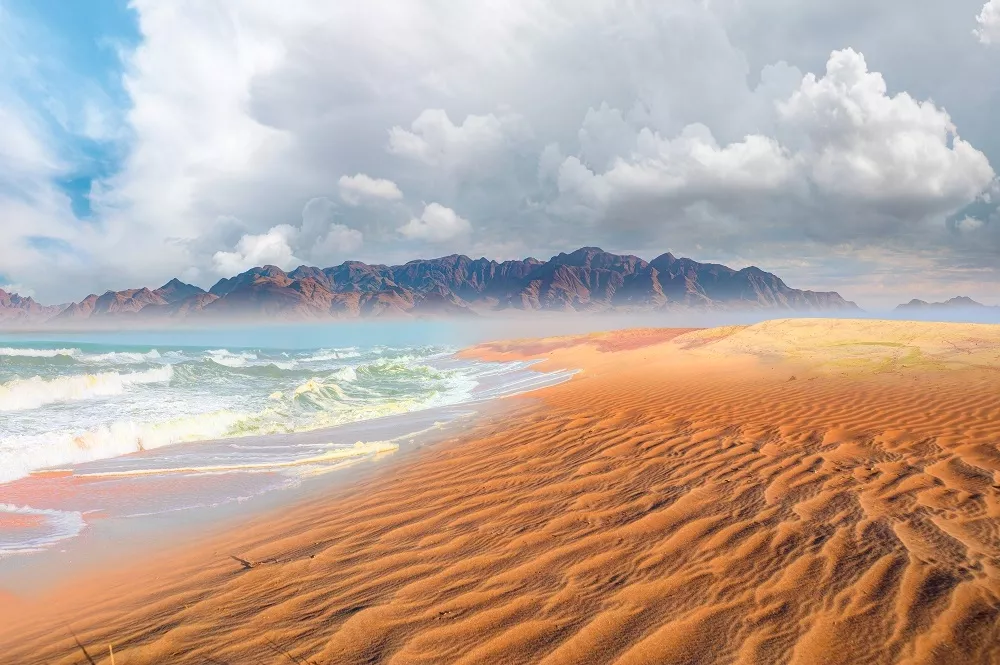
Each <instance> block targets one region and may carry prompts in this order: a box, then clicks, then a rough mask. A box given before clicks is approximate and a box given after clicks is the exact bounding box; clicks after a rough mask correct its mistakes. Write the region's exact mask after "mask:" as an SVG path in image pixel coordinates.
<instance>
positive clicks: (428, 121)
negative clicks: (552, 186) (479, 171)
mask: <svg viewBox="0 0 1000 665" xmlns="http://www.w3.org/2000/svg"><path fill="white" fill-rule="evenodd" d="M529 135H530V130H529V129H528V127H527V125H526V123H525V121H524V118H522V117H521V116H519V115H516V114H504V115H500V116H496V115H494V114H492V113H490V114H488V115H469V116H466V118H465V120H463V121H462V124H460V125H456V124H454V123H453V122H452V121H451V118H449V117H448V114H447V113H446V112H445V111H443V110H441V109H427V110H425V111H423V112H422V113H421V114H420V115H419V116H417V119H416V120H414V121H413V122H412V123H411V124H410V129H409V130H406V129H403V128H402V127H399V126H396V127H393V128H392V129H390V130H389V144H388V147H387V149H388V151H389V152H390V153H392V154H394V155H399V156H401V157H406V158H409V159H414V160H417V161H419V162H422V163H424V164H427V165H429V166H436V167H441V168H444V169H449V170H455V169H460V168H469V167H475V164H476V163H477V162H482V161H484V160H488V159H489V158H490V157H492V156H493V155H495V154H496V153H497V152H499V151H501V150H503V149H504V148H505V147H507V146H509V145H510V144H512V143H513V142H515V141H517V140H519V139H522V138H525V137H527V136H529Z"/></svg>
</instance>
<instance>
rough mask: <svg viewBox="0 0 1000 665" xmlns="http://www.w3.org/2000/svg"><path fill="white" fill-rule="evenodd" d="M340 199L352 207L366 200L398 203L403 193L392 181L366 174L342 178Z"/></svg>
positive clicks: (339, 182) (343, 176)
mask: <svg viewBox="0 0 1000 665" xmlns="http://www.w3.org/2000/svg"><path fill="white" fill-rule="evenodd" d="M337 184H338V185H339V186H340V198H342V199H343V200H344V202H345V203H348V204H350V205H359V204H361V203H362V202H363V201H366V200H379V199H380V200H383V201H398V200H399V199H401V198H403V192H401V191H400V190H399V186H397V185H396V183H394V182H393V181H392V180H385V179H383V178H372V177H371V176H368V175H365V174H364V173H358V174H357V175H352V176H346V175H342V176H340V180H339V181H338V183H337Z"/></svg>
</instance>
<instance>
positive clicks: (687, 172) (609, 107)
mask: <svg viewBox="0 0 1000 665" xmlns="http://www.w3.org/2000/svg"><path fill="white" fill-rule="evenodd" d="M997 108H1000V0H990V1H989V2H988V3H987V4H985V5H984V4H983V1H982V0H880V2H877V3H872V2H871V1H870V0H841V1H840V2H836V3H819V2H808V3H804V2H800V1H794V0H482V1H480V2H476V3H458V2H447V1H445V0H367V1H366V2H363V3H357V2H346V1H341V0H334V1H326V0H314V1H313V0H308V1H307V0H283V1H282V2H273V1H272V0H132V1H131V2H124V1H120V0H93V1H91V2H64V1H62V0H0V288H3V289H5V290H16V291H18V292H20V293H21V294H22V295H32V296H34V297H36V298H37V299H39V300H41V301H43V302H64V301H69V300H79V299H81V298H83V297H84V296H85V295H87V294H88V293H92V292H93V293H102V292H103V291H105V290H107V289H123V288H128V287H137V286H151V287H155V286H159V285H160V284H162V283H164V282H166V281H167V280H169V279H170V278H172V277H180V278H181V279H184V280H186V281H190V282H193V283H195V284H198V285H201V286H204V287H208V286H210V285H211V284H213V283H214V282H215V281H217V280H218V279H219V278H220V277H227V276H231V275H233V274H235V273H237V272H240V271H242V270H245V269H247V268H249V267H252V266H255V265H263V264H275V265H278V266H281V267H283V268H294V267H296V266H298V265H301V264H308V265H319V266H324V267H325V266H330V265H335V264H338V263H340V262H342V261H344V260H347V259H357V260H364V261H369V262H380V263H400V262H404V261H406V260H410V259H413V258H418V257H424V258H427V257H434V256H443V255H447V254H452V253H464V254H467V255H470V256H474V257H479V256H486V257H488V258H495V259H508V258H523V257H526V256H534V257H536V258H542V259H545V258H548V257H550V256H552V255H554V254H556V253H558V252H561V251H571V250H573V249H576V248H578V247H580V246H585V245H586V246H600V247H602V248H604V249H605V250H608V251H615V252H627V253H634V254H637V255H639V256H641V257H643V258H646V259H652V258H654V257H656V256H658V255H659V254H662V253H663V252H666V251H671V252H673V253H674V254H675V255H683V256H688V257H691V258H694V259H696V260H700V261H713V262H721V263H725V264H727V265H730V266H732V267H735V268H741V267H744V266H748V265H756V266H759V267H761V268H763V269H765V270H768V271H771V272H774V273H776V274H778V275H779V276H781V277H782V278H783V279H784V280H785V281H786V283H788V284H789V285H790V286H793V287H796V288H811V289H817V290H836V291H839V292H840V293H841V294H842V295H843V296H845V297H847V298H848V299H851V300H855V301H857V302H858V303H859V304H860V305H861V306H862V307H866V308H879V307H888V306H892V305H895V304H896V303H899V302H905V301H907V300H909V299H911V298H914V297H918V298H923V299H925V300H940V299H945V298H949V297H952V296H955V295H968V296H971V297H973V298H976V299H977V300H980V301H981V302H985V303H987V304H1000V292H998V289H997V287H998V285H1000V270H998V268H1000V262H998V256H1000V184H998V178H997V172H996V170H995V169H996V168H1000V166H998V165H1000V132H997V131H995V129H996V124H997V119H996V118H997V114H996V109H997Z"/></svg>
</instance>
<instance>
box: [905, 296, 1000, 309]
mask: <svg viewBox="0 0 1000 665" xmlns="http://www.w3.org/2000/svg"><path fill="white" fill-rule="evenodd" d="M927 309H995V308H993V307H990V306H989V305H984V304H982V303H980V302H976V301H975V300H973V299H972V298H969V297H966V296H957V297H955V298H950V299H948V300H945V301H944V302H926V301H924V300H919V299H917V298H914V299H913V300H911V301H910V302H907V303H903V304H902V305H897V306H896V311H897V312H901V311H907V310H927Z"/></svg>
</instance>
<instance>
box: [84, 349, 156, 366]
mask: <svg viewBox="0 0 1000 665" xmlns="http://www.w3.org/2000/svg"><path fill="white" fill-rule="evenodd" d="M160 358H161V356H160V352H159V351H157V350H156V349H153V350H152V351H148V352H146V353H139V352H134V351H112V352H110V353H98V354H94V355H84V356H80V360H81V361H82V362H85V363H93V364H98V363H110V364H113V365H135V364H139V363H145V362H149V361H151V360H159V359H160Z"/></svg>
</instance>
